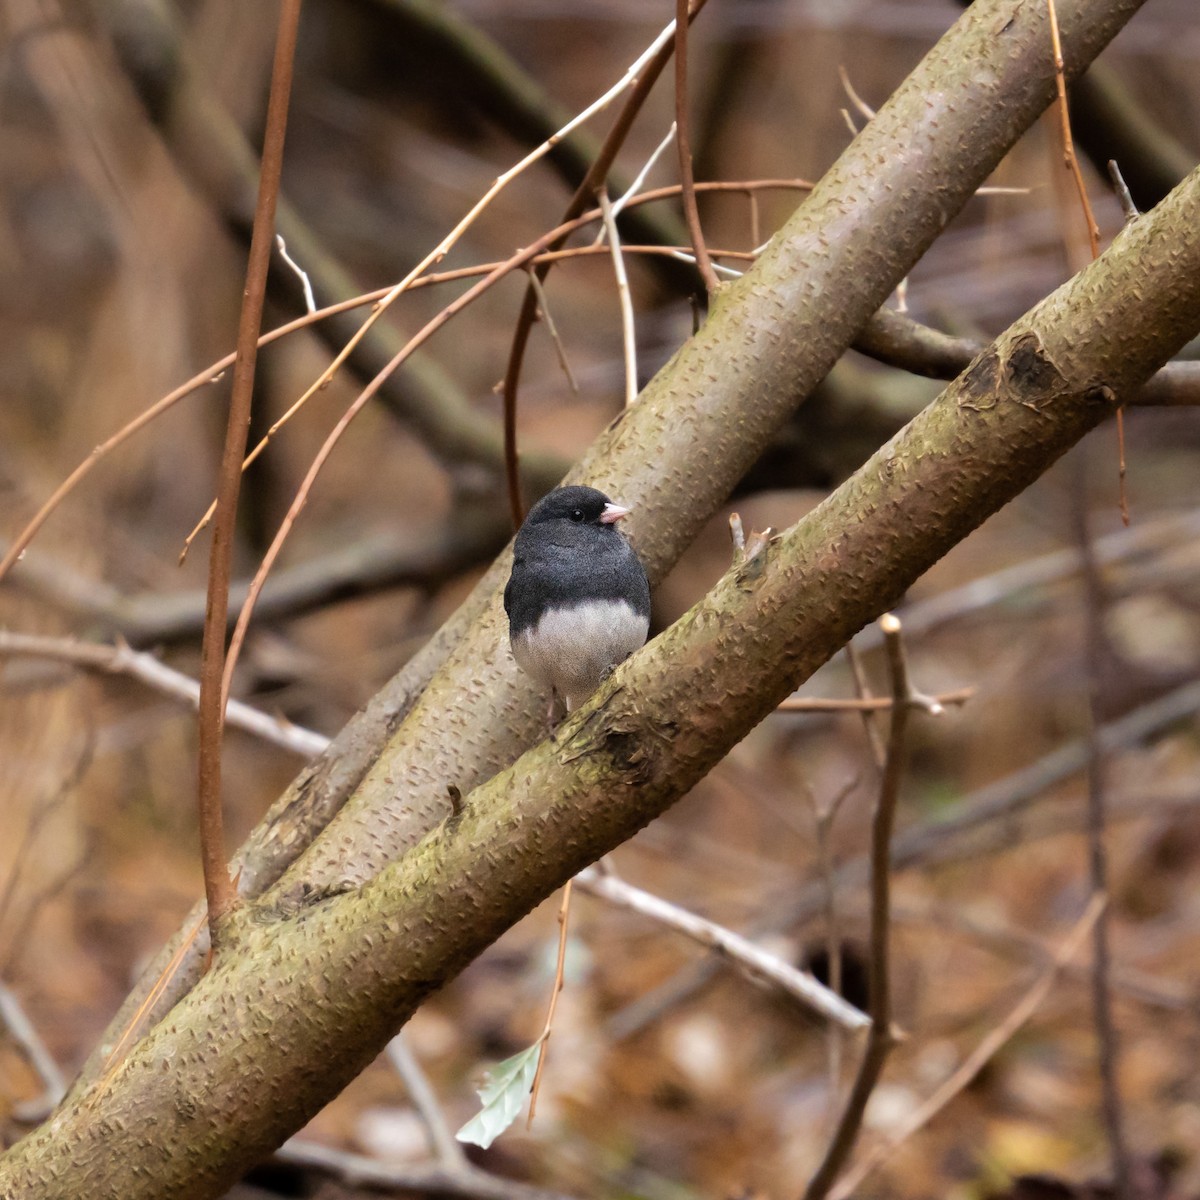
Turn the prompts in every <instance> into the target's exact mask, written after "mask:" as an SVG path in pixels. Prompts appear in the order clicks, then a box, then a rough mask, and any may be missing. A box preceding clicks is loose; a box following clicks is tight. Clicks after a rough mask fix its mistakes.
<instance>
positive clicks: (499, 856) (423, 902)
mask: <svg viewBox="0 0 1200 1200" xmlns="http://www.w3.org/2000/svg"><path fill="white" fill-rule="evenodd" d="M1198 329H1200V171H1198V172H1196V173H1194V174H1193V175H1192V176H1190V177H1189V179H1187V180H1186V181H1185V182H1184V183H1183V184H1181V185H1180V187H1179V188H1177V189H1176V190H1175V191H1174V192H1173V193H1172V194H1171V195H1170V196H1169V197H1168V198H1167V200H1166V201H1164V203H1163V204H1162V205H1161V206H1160V208H1159V209H1157V210H1155V212H1153V213H1152V214H1149V215H1147V216H1144V217H1142V218H1140V219H1139V220H1138V221H1137V222H1136V223H1135V224H1134V225H1132V226H1131V227H1130V228H1129V229H1127V230H1126V231H1125V232H1124V233H1123V234H1122V235H1121V236H1120V237H1119V238H1118V239H1117V242H1116V243H1115V244H1114V246H1113V247H1112V248H1111V249H1110V250H1109V251H1108V252H1107V253H1106V254H1105V255H1104V256H1102V257H1101V258H1100V259H1099V260H1098V261H1097V262H1095V263H1093V264H1092V265H1091V266H1090V267H1089V268H1088V269H1087V270H1086V271H1084V272H1083V273H1082V274H1081V275H1080V276H1077V277H1076V278H1075V279H1074V280H1072V281H1071V282H1070V283H1068V284H1066V285H1064V287H1062V288H1061V289H1059V291H1057V292H1056V293H1054V295H1052V296H1051V297H1049V298H1048V299H1047V300H1046V301H1044V302H1043V303H1042V304H1040V305H1039V306H1038V307H1037V308H1036V309H1034V310H1033V311H1032V312H1031V313H1030V314H1028V315H1027V316H1026V317H1024V318H1022V319H1021V320H1020V321H1018V322H1017V323H1016V324H1015V325H1014V326H1013V327H1012V328H1010V329H1009V330H1007V331H1006V332H1005V333H1004V334H1003V335H1002V336H1001V337H1000V338H999V339H998V340H997V341H996V342H995V343H994V344H993V345H992V346H989V347H988V348H987V349H986V350H985V351H984V352H983V353H982V354H981V355H980V356H979V357H978V358H977V359H976V360H975V362H974V363H973V364H972V366H971V367H970V369H969V370H968V371H967V372H965V373H964V375H963V376H962V377H961V378H960V379H959V380H957V381H956V382H955V383H954V384H952V385H951V386H950V387H949V388H948V389H947V390H946V391H945V392H944V393H943V394H942V395H941V397H939V399H938V400H937V401H936V402H935V403H934V404H932V405H931V406H930V407H929V408H928V409H926V410H925V412H923V413H922V414H921V415H920V416H919V417H917V418H916V419H915V420H914V421H913V422H912V423H911V424H910V425H909V426H907V427H906V429H904V430H903V431H902V432H901V433H900V434H899V435H897V437H896V438H894V439H893V440H892V441H891V442H889V443H888V444H887V445H885V446H884V447H882V448H881V449H880V450H879V451H878V453H877V454H876V455H875V456H874V457H873V458H872V459H871V461H870V462H869V463H867V464H866V465H865V466H864V467H863V468H862V469H861V470H860V471H859V472H858V473H857V474H856V475H855V476H854V477H853V478H852V479H850V480H849V481H847V483H846V484H844V485H843V486H842V487H841V488H839V489H838V490H837V491H836V492H835V493H834V494H833V495H831V496H830V497H829V499H828V500H826V501H825V503H823V504H822V505H820V506H819V507H818V508H817V509H815V510H814V511H813V512H812V513H810V514H809V515H808V516H807V517H806V518H805V519H804V520H802V521H801V522H799V523H798V524H797V525H795V526H793V527H792V528H791V529H789V530H787V531H786V532H785V533H784V534H782V535H781V536H780V537H778V538H777V539H775V540H774V541H773V542H772V543H771V544H770V545H769V546H768V548H767V549H766V550H765V551H764V552H763V553H762V554H760V555H759V556H758V557H757V558H755V559H753V560H751V561H750V562H748V563H745V564H743V565H741V566H739V567H737V568H735V569H732V570H731V571H730V572H729V573H727V574H726V576H725V577H724V578H723V579H722V580H721V581H720V582H719V583H718V584H717V586H716V587H714V588H713V590H712V591H711V592H710V593H709V594H708V595H707V596H706V597H705V598H704V599H703V600H702V601H701V602H700V603H699V604H697V605H696V606H695V607H694V608H693V609H692V610H691V611H689V612H688V613H687V614H686V615H685V616H684V617H683V618H681V619H680V620H679V621H678V622H676V624H675V625H673V626H672V627H671V628H670V629H669V630H667V631H666V632H664V633H663V634H662V635H661V636H660V637H658V638H656V639H655V640H654V641H653V642H651V643H650V645H649V646H647V647H646V648H644V649H643V650H642V651H640V652H639V653H638V654H636V655H635V656H634V657H633V658H632V659H630V660H629V661H628V662H627V663H625V664H624V665H623V666H622V667H620V668H619V669H618V670H617V671H616V672H615V673H614V675H613V677H612V678H611V679H610V680H609V682H608V683H607V684H606V685H605V686H604V687H603V688H602V689H601V691H600V692H599V693H598V694H597V695H596V696H595V697H593V698H592V700H590V701H589V702H588V703H587V704H586V705H584V706H583V707H582V708H581V709H579V710H578V711H577V712H576V713H573V714H572V715H571V717H570V718H569V719H568V721H567V722H566V723H565V724H564V725H563V726H562V727H561V728H560V731H559V734H558V738H557V740H556V741H554V742H550V741H546V742H543V743H541V744H540V745H538V746H536V747H535V748H533V749H532V750H530V751H528V752H527V753H526V754H524V755H523V756H522V757H521V758H520V759H519V760H518V761H517V762H516V763H514V764H513V765H512V766H510V767H509V768H508V769H507V770H505V771H502V772H501V773H500V774H498V775H496V776H495V777H494V778H492V779H490V780H488V781H487V782H486V783H483V784H482V785H481V786H480V787H478V788H477V789H475V790H474V791H473V792H472V794H471V795H470V796H469V797H468V798H467V802H466V804H465V806H464V808H463V811H462V813H461V815H459V816H458V817H456V818H453V819H448V820H445V821H443V822H442V823H441V824H440V825H439V826H438V827H437V828H436V829H435V830H434V831H433V832H432V833H430V834H429V835H428V836H426V837H425V838H424V839H423V840H422V841H421V842H420V844H419V845H418V846H416V847H415V848H414V850H413V851H412V852H410V853H409V854H407V855H405V856H404V857H403V858H401V859H400V860H399V861H396V862H393V863H391V864H390V865H388V866H387V867H385V868H384V869H383V870H382V871H380V872H379V874H378V875H377V876H376V877H375V878H373V879H371V880H370V881H367V882H366V883H364V884H363V885H361V886H359V887H355V888H353V889H352V890H350V891H347V892H345V893H342V894H340V895H330V896H325V897H321V898H314V897H309V898H308V899H307V900H306V901H303V902H297V903H276V904H263V905H257V906H254V907H251V908H248V909H246V910H243V911H242V912H241V913H240V914H238V915H237V916H236V917H235V919H234V928H233V934H232V945H231V951H230V952H229V953H226V954H223V955H222V956H221V957H220V959H219V960H218V961H217V963H216V964H215V966H214V968H213V969H212V970H211V971H210V972H209V973H208V974H207V975H206V976H205V977H204V978H203V979H201V980H200V981H199V983H198V984H197V985H196V986H195V987H194V988H193V989H192V991H191V993H190V994H189V995H188V996H187V997H186V998H185V999H184V1000H183V1001H182V1002H181V1003H180V1004H179V1005H177V1006H176V1008H175V1009H174V1010H173V1011H172V1013H171V1014H170V1015H169V1016H168V1017H167V1018H166V1019H165V1020H164V1021H162V1022H161V1023H160V1024H159V1025H158V1026H157V1027H156V1028H155V1030H154V1031H153V1032H152V1033H151V1034H150V1035H149V1036H148V1037H147V1038H146V1039H144V1041H143V1042H142V1043H140V1044H139V1045H138V1046H137V1047H136V1048H135V1049H134V1051H133V1052H132V1053H131V1054H130V1056H129V1057H128V1059H126V1061H125V1062H124V1063H123V1064H122V1065H121V1066H120V1068H119V1069H118V1070H117V1071H116V1072H115V1074H114V1075H113V1076H112V1077H111V1078H110V1079H107V1080H105V1081H103V1082H102V1083H101V1084H99V1085H96V1086H95V1087H94V1088H93V1089H92V1092H91V1094H90V1095H85V1096H83V1097H78V1098H75V1099H73V1100H71V1101H68V1102H67V1103H66V1104H65V1105H64V1106H63V1107H62V1108H61V1109H60V1110H59V1111H58V1112H57V1113H56V1114H55V1116H54V1117H53V1118H52V1119H51V1120H50V1121H49V1122H48V1123H47V1124H46V1125H45V1126H44V1127H43V1128H41V1129H40V1130H38V1131H36V1132H35V1133H34V1134H32V1135H31V1136H30V1137H28V1138H27V1139H26V1140H25V1141H23V1142H21V1143H19V1144H18V1145H17V1146H16V1147H15V1148H14V1149H13V1150H11V1151H9V1153H8V1154H7V1155H6V1156H5V1157H4V1158H3V1159H2V1160H0V1195H4V1196H5V1197H6V1198H10V1200H35V1198H36V1200H45V1198H49V1197H60V1196H75V1195H88V1196H91V1197H97V1198H101V1197H122V1198H126V1200H139V1198H145V1200H151V1198H157V1197H161V1196H171V1197H178V1198H180V1200H188V1198H192V1197H194V1198H201V1197H210V1196H215V1195H219V1194H220V1192H221V1190H222V1189H223V1188H224V1187H225V1186H226V1185H227V1184H228V1183H229V1181H230V1180H232V1179H233V1178H234V1177H235V1176H236V1175H237V1174H238V1173H239V1172H240V1171H241V1170H242V1169H244V1168H245V1167H246V1166H247V1165H249V1164H250V1163H251V1162H253V1161H254V1160H255V1159H256V1158H257V1157H259V1156H260V1155H261V1154H263V1153H264V1152H266V1151H267V1150H269V1149H270V1148H272V1147H273V1146H274V1145H276V1144H277V1143H278V1142H279V1141H280V1140H281V1139H282V1138H283V1137H285V1136H286V1135H287V1134H288V1133H290V1132H291V1131H292V1130H294V1129H295V1128H297V1127H298V1126H299V1125H300V1124H302V1123H303V1122H304V1121H305V1120H306V1119H307V1118H308V1117H309V1116H311V1115H312V1113H314V1112H315V1111H316V1110H317V1109H318V1108H319V1107H320V1106H321V1105H322V1104H323V1103H324V1102H325V1101H326V1100H327V1099H328V1098H329V1097H330V1096H331V1095H332V1094H334V1093H335V1092H336V1091H337V1090H338V1089H339V1088H340V1087H342V1086H343V1085H344V1084H345V1083H346V1082H348V1081H349V1080H350V1079H351V1078H353V1076H354V1075H355V1074H356V1073H357V1072H358V1071H359V1070H360V1069H361V1068H362V1067H363V1066H364V1065H365V1064H366V1063H367V1062H368V1061H370V1059H371V1058H372V1057H373V1056H374V1055H375V1054H376V1053H377V1052H378V1050H379V1048H380V1047H381V1046H382V1045H383V1043H384V1042H385V1041H386V1039H387V1038H388V1037H389V1036H390V1035H391V1034H392V1032H393V1031H394V1030H395V1028H396V1026H397V1025H398V1024H399V1023H400V1022H402V1021H403V1020H404V1019H405V1018H406V1017H407V1016H408V1015H409V1014H411V1012H412V1011H413V1010H414V1008H415V1007H416V1005H417V1004H418V1003H419V1002H420V1001H421V999H422V998H423V997H424V996H426V995H427V994H428V993H429V992H430V991H431V990H433V989H434V988H436V987H438V986H439V985H440V984H442V983H443V982H445V980H446V979H448V978H449V977H451V976H452V975H453V974H454V973H455V972H457V971H458V970H459V969H461V968H462V967H463V966H464V965H465V964H466V963H467V962H469V961H470V960H471V959H472V958H473V957H474V956H475V955H477V954H478V953H479V952H480V951H481V950H482V949H483V948H484V947H485V946H487V945H488V944H489V943H490V942H491V941H492V940H494V938H495V937H497V936H498V935H499V934H500V933H502V932H503V931H504V930H505V929H507V928H508V927H509V926H510V925H511V924H512V923H513V922H514V921H515V920H517V919H518V918H519V917H520V916H522V915H523V914H524V913H525V912H526V911H528V910H529V909H530V908H531V907H532V906H533V905H535V904H537V903H538V902H539V901H541V900H542V899H544V898H545V897H546V896H547V895H548V894H550V892H552V891H553V890H554V888H555V887H557V886H558V885H559V884H560V883H562V882H564V881H565V880H566V879H568V878H569V877H571V876H572V875H574V874H575V873H576V872H577V871H579V870H580V869H581V868H582V867H583V866H584V865H586V864H587V863H590V862H592V861H594V860H595V859H596V858H598V857H599V856H600V855H602V854H604V853H605V852H607V851H608V850H611V849H612V848H613V847H615V846H616V845H618V844H620V843H621V842H622V841H624V840H625V839H627V838H628V837H630V836H631V835H632V834H633V833H635V832H636V831H637V830H638V829H639V828H641V827H642V826H643V825H645V824H646V822H648V821H650V820H651V819H653V818H654V817H655V816H657V815H659V814H660V813H661V812H662V811H663V810H664V809H665V808H667V807H668V806H669V805H670V804H671V803H673V802H674V801H675V800H676V799H677V798H678V797H679V796H681V795H682V794H683V793H684V792H685V791H686V790H687V789H688V788H689V787H690V786H691V785H692V784H693V783H694V782H695V781H696V780H698V779H699V778H701V777H702V776H703V775H704V774H705V773H706V772H707V771H708V770H709V769H710V768H711V767H712V766H713V764H714V763H715V762H716V761H717V760H718V759H719V758H720V757H721V756H722V755H723V754H724V753H725V752H726V751H727V750H728V749H729V748H730V747H731V746H733V745H734V744H735V743H736V742H737V741H738V740H739V739H740V738H741V737H743V736H744V735H745V734H746V732H747V731H748V730H749V729H750V728H752V727H753V725H754V724H755V723H757V722H758V721H759V720H761V719H762V718H763V717H764V716H766V715H767V714H768V713H769V712H770V711H771V710H772V709H773V707H774V706H775V704H776V703H777V702H778V701H779V700H780V699H781V698H782V697H783V695H784V694H786V692H787V691H788V690H789V689H791V688H792V687H793V686H794V685H795V684H796V683H797V682H799V681H800V680H802V679H803V678H805V677H806V676H807V675H808V674H810V673H811V672H812V671H813V670H815V669H816V667H818V666H819V665H820V664H821V663H822V662H824V661H825V659H827V658H828V657H829V656H830V655H831V654H832V653H834V652H835V651H836V649H837V648H838V647H839V646H840V645H841V644H842V643H843V642H844V640H845V639H846V638H847V637H849V636H850V635H851V634H852V633H854V632H855V631H856V630H857V629H858V628H860V627H861V626H862V625H863V624H864V623H865V622H867V621H869V620H870V619H872V618H873V617H875V616H877V615H878V614H879V613H880V612H881V611H882V610H884V609H885V608H887V607H888V606H889V605H890V604H891V603H892V602H894V601H895V600H896V599H897V598H898V597H899V596H900V594H901V593H902V592H903V591H904V590H905V589H906V588H907V587H908V586H909V585H910V584H911V583H912V582H913V581H914V580H915V579H916V578H917V577H918V576H919V575H920V574H921V573H922V572H923V571H925V570H926V569H927V568H928V567H929V566H931V565H932V564H933V563H934V562H935V561H936V560H937V559H938V558H939V557H941V555H942V554H944V553H945V552H946V551H947V550H949V549H950V548H951V547H952V546H954V545H955V544H956V543H957V542H958V541H959V540H961V539H962V538H963V537H964V536H965V535H966V534H967V533H968V532H969V531H970V530H971V529H973V528H975V527H976V526H977V525H979V524H980V523H981V522H982V521H983V520H985V519H986V518H987V517H988V516H989V515H990V514H991V513H993V512H995V511H996V510H997V509H998V508H999V507H1001V506H1002V505H1003V504H1004V503H1006V502H1007V501H1008V500H1010V499H1011V498H1012V497H1013V496H1015V495H1017V494H1018V493H1019V492H1020V491H1021V490H1022V489H1023V488H1025V487H1026V486H1027V485H1028V484H1029V483H1030V482H1031V481H1032V480H1033V479H1034V478H1036V477H1037V475H1038V474H1040V473H1041V472H1042V471H1044V470H1045V469H1046V468H1047V467H1048V466H1049V465H1050V464H1051V463H1053V462H1054V461H1055V460H1056V459H1057V458H1058V457H1059V455H1061V454H1062V453H1063V451H1065V450H1066V449H1067V448H1068V447H1069V446H1071V445H1072V444H1074V443H1075V442H1076V441H1077V440H1078V439H1079V438H1080V437H1082V436H1083V434H1085V433H1086V432H1087V431H1088V430H1089V429H1091V428H1093V427H1094V426H1095V425H1096V424H1097V423H1099V422H1100V421H1101V420H1103V419H1104V418H1105V417H1106V416H1108V415H1109V414H1110V413H1111V412H1112V411H1113V410H1114V408H1115V406H1116V404H1117V401H1118V397H1119V396H1120V395H1121V394H1122V393H1124V392H1127V391H1129V390H1130V389H1132V388H1135V387H1137V386H1138V385H1140V384H1141V383H1142V382H1143V381H1144V380H1145V379H1146V378H1148V377H1149V375H1150V374H1151V373H1152V372H1153V371H1154V370H1155V369H1156V368H1157V367H1158V366H1159V365H1161V363H1162V362H1164V361H1165V360H1166V359H1167V358H1169V357H1170V356H1171V355H1172V354H1173V353H1174V352H1175V351H1176V350H1177V349H1178V348H1179V347H1180V346H1182V345H1183V344H1184V342H1186V341H1187V340H1188V338H1189V337H1190V336H1193V335H1194V334H1195V333H1196V331H1197V330H1198Z"/></svg>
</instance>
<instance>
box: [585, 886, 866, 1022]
mask: <svg viewBox="0 0 1200 1200" xmlns="http://www.w3.org/2000/svg"><path fill="white" fill-rule="evenodd" d="M575 884H576V886H577V887H578V888H579V890H580V891H582V892H586V893H587V894H588V895H589V896H595V897H596V898H597V899H600V900H604V901H606V902H607V903H609V904H613V905H616V906H617V907H619V908H627V909H629V910H630V911H631V912H636V913H638V914H640V915H641V916H644V917H648V918H649V919H650V920H652V921H654V922H656V923H657V924H659V925H662V926H664V927H666V928H667V929H673V930H675V931H676V932H677V933H682V934H683V935H684V936H685V937H690V938H691V939H692V940H693V941H696V942H699V943H700V945H702V946H707V947H709V949H712V950H715V951H717V953H718V954H720V955H721V956H722V957H724V958H725V959H727V960H728V961H729V962H732V963H733V964H734V965H735V966H737V967H738V968H739V969H740V970H742V971H744V972H745V973H746V974H748V975H749V976H750V978H752V979H757V980H762V981H765V982H766V983H768V984H770V985H771V986H772V987H775V988H778V989H779V990H780V991H782V992H784V993H785V994H786V995H788V996H791V997H792V998H793V999H795V1000H797V1001H799V1002H800V1003H801V1004H803V1005H804V1006H805V1007H806V1008H810V1009H812V1010H813V1011H814V1012H818V1013H820V1014H821V1016H823V1017H825V1019H826V1020H828V1021H832V1022H834V1023H835V1024H838V1025H840V1026H842V1027H843V1028H844V1029H848V1030H851V1031H857V1030H860V1029H865V1028H866V1026H867V1018H866V1017H865V1016H864V1015H863V1014H862V1013H860V1012H859V1011H858V1009H856V1008H855V1007H854V1006H853V1005H851V1004H847V1003H846V1001H845V1000H843V999H842V998H841V996H839V995H838V994H837V993H836V992H834V991H831V990H830V989H829V988H827V987H825V985H824V984H822V983H819V982H818V981H817V980H816V979H815V978H813V976H812V975H810V974H808V972H806V971H801V970H799V969H798V968H796V967H793V966H791V965H790V964H788V963H786V962H784V961H783V960H782V959H780V958H777V957H776V956H775V955H773V954H769V953H768V952H767V951H765V950H763V949H762V948H761V947H760V946H757V945H755V943H754V942H752V941H750V940H749V939H747V938H745V937H743V936H742V935H741V934H738V933H735V932H734V931H733V930H731V929H726V928H725V927H724V926H723V925H718V924H717V923H716V922H715V921H710V920H708V919H707V918H705V917H701V916H697V915H696V914H695V913H691V912H688V911H687V910H686V909H683V908H680V907H679V906H678V905H676V904H672V903H671V902H670V901H669V900H664V899H663V898H662V897H661V896H656V895H654V894H653V893H652V892H647V891H645V890H643V889H642V888H638V887H634V886H633V885H632V884H630V883H626V882H625V881H624V880H623V879H621V878H620V877H619V876H617V875H615V874H613V873H612V872H611V871H608V872H604V873H602V872H600V871H599V870H597V869H596V868H594V867H589V868H588V869H587V870H586V871H584V872H582V874H580V875H578V876H576V878H575Z"/></svg>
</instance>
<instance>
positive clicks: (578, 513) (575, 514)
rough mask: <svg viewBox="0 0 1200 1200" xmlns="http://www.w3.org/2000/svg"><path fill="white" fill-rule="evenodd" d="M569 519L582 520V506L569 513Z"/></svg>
mask: <svg viewBox="0 0 1200 1200" xmlns="http://www.w3.org/2000/svg"><path fill="white" fill-rule="evenodd" d="M571 520H572V521H582V520H583V509H582V508H577V509H575V511H574V512H573V513H571Z"/></svg>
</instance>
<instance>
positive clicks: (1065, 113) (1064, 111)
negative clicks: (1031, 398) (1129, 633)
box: [1046, 0, 1129, 923]
mask: <svg viewBox="0 0 1200 1200" xmlns="http://www.w3.org/2000/svg"><path fill="white" fill-rule="evenodd" d="M1046 11H1047V13H1048V14H1049V17H1050V40H1051V43H1052V45H1053V47H1054V84H1055V88H1056V89H1057V91H1058V118H1059V126H1060V129H1061V131H1062V141H1063V165H1064V166H1065V167H1066V168H1067V170H1068V171H1070V172H1071V177H1072V178H1073V179H1074V180H1075V190H1076V191H1077V192H1078V193H1079V206H1080V208H1081V209H1082V210H1083V219H1084V221H1085V222H1086V224H1087V235H1088V245H1089V247H1090V248H1091V251H1092V258H1099V257H1100V227H1099V226H1098V225H1097V224H1096V216H1095V214H1094V213H1093V212H1092V204H1091V201H1090V200H1089V199H1088V194H1087V186H1086V184H1085V183H1084V180H1083V172H1082V171H1081V170H1080V169H1079V159H1078V158H1077V157H1076V155H1075V141H1074V139H1073V138H1072V136H1071V114H1070V110H1069V109H1068V107H1067V81H1066V78H1065V76H1064V74H1063V66H1064V64H1063V53H1062V40H1061V38H1060V37H1059V34H1058V10H1057V9H1056V8H1055V5H1054V0H1046ZM1117 504H1118V506H1119V508H1120V512H1121V520H1122V522H1123V523H1124V524H1126V525H1128V524H1129V492H1128V488H1127V486H1126V464H1125V409H1124V408H1123V407H1122V408H1118V409H1117ZM1105 919H1106V918H1104V917H1101V918H1100V920H1101V923H1103V922H1104V921H1105Z"/></svg>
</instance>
